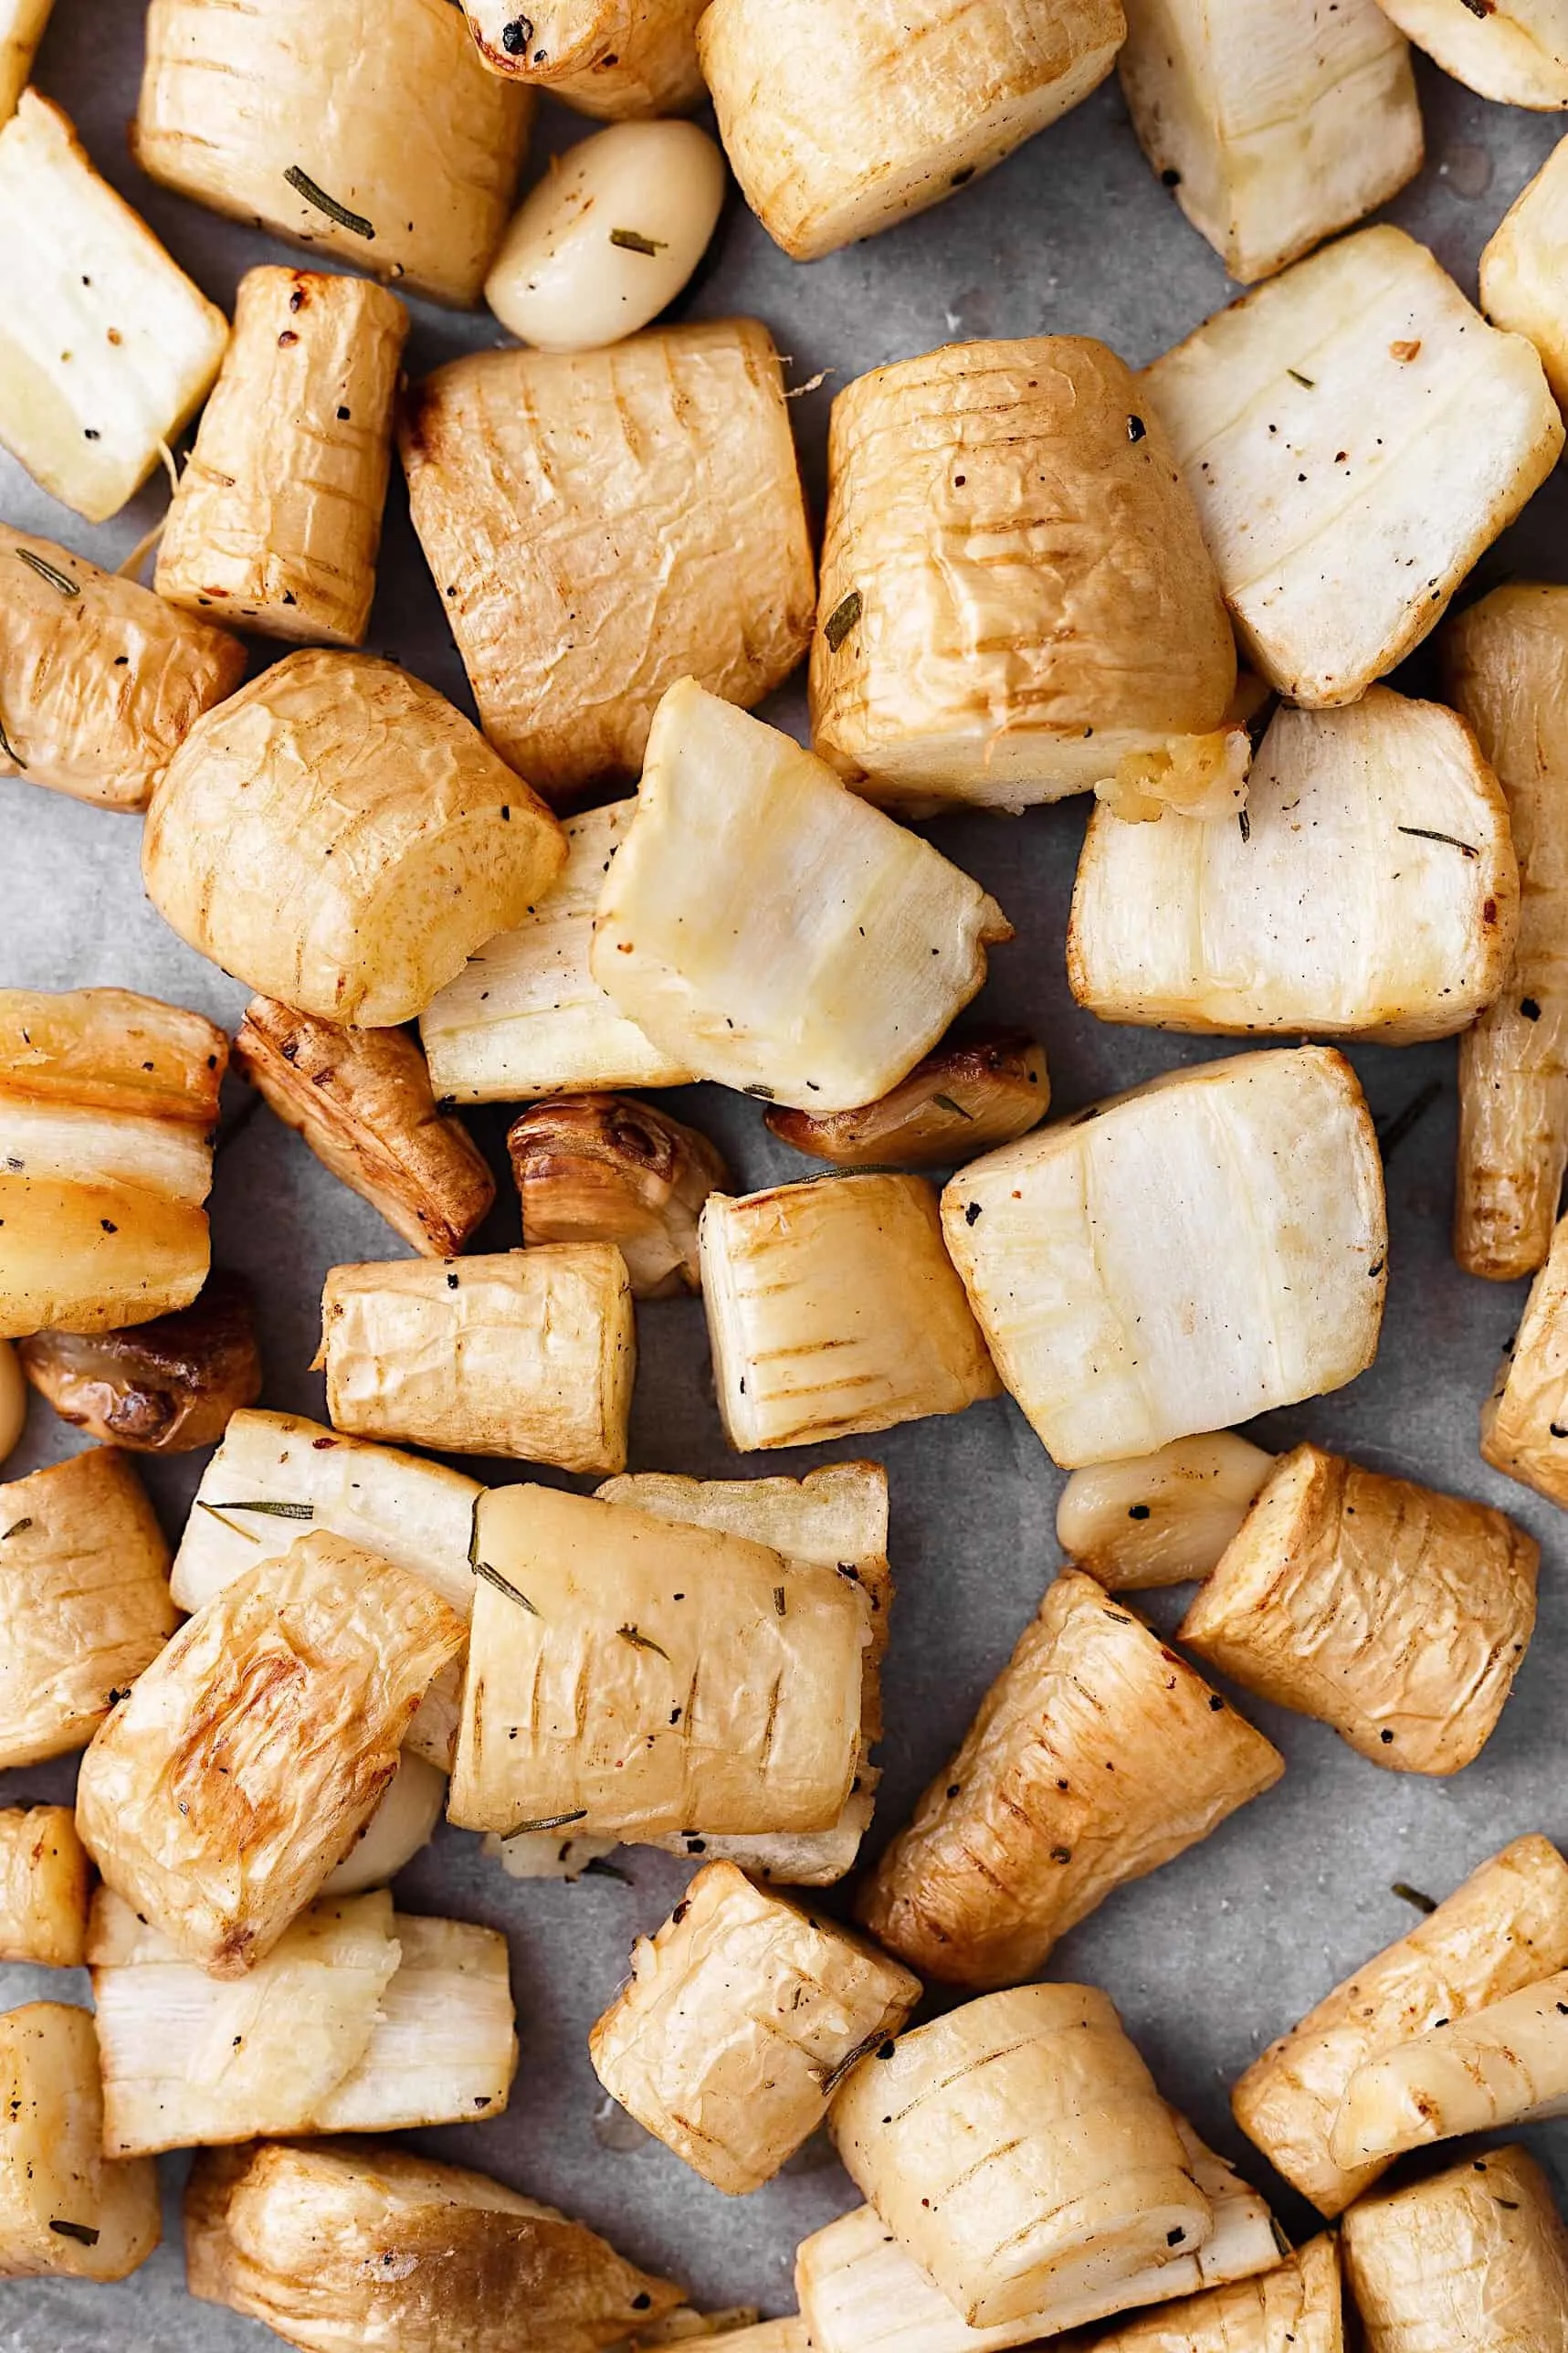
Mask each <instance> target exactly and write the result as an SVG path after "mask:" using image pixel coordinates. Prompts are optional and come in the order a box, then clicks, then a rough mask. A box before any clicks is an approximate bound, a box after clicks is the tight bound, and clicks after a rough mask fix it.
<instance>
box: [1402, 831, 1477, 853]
mask: <svg viewBox="0 0 1568 2353" xmlns="http://www.w3.org/2000/svg"><path fill="white" fill-rule="evenodd" d="M1394 832H1395V833H1408V834H1410V835H1412V836H1413V837H1414V838H1415V840H1417V841H1443V842H1447V846H1448V848H1449V849H1458V850H1462V851H1463V852H1464V854H1465V856H1466V857H1467V858H1479V856H1480V854H1481V853H1480V851H1479V849H1477V848H1476V845H1475V843H1474V842H1473V841H1460V840H1459V839H1458V836H1457V835H1455V834H1452V833H1434V832H1433V830H1432V828H1431V827H1430V826H1429V825H1396V826H1395V827H1394Z"/></svg>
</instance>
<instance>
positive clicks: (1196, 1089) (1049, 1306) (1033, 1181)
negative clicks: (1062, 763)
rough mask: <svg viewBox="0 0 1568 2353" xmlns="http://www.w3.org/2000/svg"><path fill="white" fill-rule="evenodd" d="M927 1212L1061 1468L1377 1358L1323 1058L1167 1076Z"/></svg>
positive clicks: (1337, 1071) (1351, 1171)
mask: <svg viewBox="0 0 1568 2353" xmlns="http://www.w3.org/2000/svg"><path fill="white" fill-rule="evenodd" d="M1161 822H1162V823H1163V822H1164V820H1163V819H1162V820H1161ZM1156 1202H1157V1203H1158V1205H1159V1214H1158V1216H1157V1217H1156V1216H1153V1215H1152V1214H1151V1209H1152V1204H1154V1203H1156ZM942 1232H943V1236H944V1238H945V1240H946V1242H947V1247H948V1249H949V1250H950V1252H951V1253H952V1259H953V1262H954V1263H955V1265H956V1266H957V1268H958V1271H959V1272H960V1274H961V1275H962V1276H963V1282H964V1287H965V1289H966V1290H967V1291H968V1293H969V1298H970V1303H971V1305H972V1306H973V1309H974V1312H975V1314H976V1316H977V1317H978V1319H979V1323H980V1328H981V1330H982V1331H983V1332H984V1335H985V1337H986V1340H987V1342H988V1344H989V1345H990V1349H991V1353H992V1356H994V1359H995V1363H996V1369H997V1371H998V1372H999V1373H1000V1374H1001V1376H1002V1378H1003V1380H1004V1381H1005V1383H1006V1385H1007V1387H1008V1388H1010V1389H1011V1390H1012V1392H1013V1395H1014V1396H1015V1397H1016V1398H1017V1400H1018V1403H1019V1404H1020V1405H1021V1406H1022V1408H1023V1409H1024V1411H1025V1413H1026V1415H1027V1416H1028V1419H1029V1420H1030V1421H1031V1422H1032V1423H1033V1425H1034V1427H1035V1429H1036V1430H1037V1432H1038V1434H1039V1436H1040V1438H1041V1439H1042V1440H1043V1441H1044V1442H1045V1444H1046V1445H1047V1447H1048V1448H1049V1450H1050V1451H1051V1453H1052V1454H1053V1455H1054V1456H1055V1458H1056V1460H1057V1461H1058V1462H1060V1463H1061V1464H1063V1465H1064V1466H1065V1467H1066V1468H1068V1469H1069V1470H1071V1469H1076V1468H1078V1466H1079V1465H1080V1464H1082V1463H1087V1462H1104V1461H1114V1460H1117V1459H1119V1458H1120V1457H1121V1456H1124V1455H1129V1454H1142V1453H1147V1452H1150V1451H1152V1450H1153V1449H1154V1448H1156V1447H1161V1446H1163V1445H1165V1444H1166V1443H1167V1442H1168V1441H1169V1440H1171V1439H1173V1438H1185V1437H1188V1436H1190V1435H1192V1434H1193V1433H1194V1432H1195V1431H1198V1430H1217V1429H1220V1428H1223V1426H1224V1425H1225V1424H1226V1422H1231V1421H1245V1420H1247V1419H1250V1418H1251V1416H1252V1415H1254V1414H1257V1413H1262V1412H1265V1411H1267V1410H1268V1409H1269V1408H1271V1407H1274V1406H1280V1405H1289V1404H1293V1403H1295V1402H1296V1401H1298V1400H1299V1399H1300V1398H1308V1397H1316V1396H1319V1395H1321V1393H1322V1392H1323V1391H1324V1390H1326V1389H1335V1388H1342V1386H1343V1384H1344V1383H1345V1382H1346V1381H1350V1380H1353V1379H1354V1378H1355V1376H1356V1375H1357V1373H1359V1372H1362V1371H1363V1370H1364V1369H1365V1367H1366V1366H1368V1365H1369V1364H1370V1363H1371V1362H1372V1359H1373V1356H1374V1355H1375V1353H1376V1349H1377V1335H1378V1329H1379V1326H1380V1324H1381V1323H1382V1319H1383V1297H1384V1285H1385V1282H1386V1276H1385V1273H1384V1268H1385V1264H1386V1259H1387V1250H1388V1233H1387V1224H1386V1217H1385V1211H1384V1192H1383V1167H1382V1163H1381V1161H1380V1159H1379V1157H1378V1152H1377V1142H1376V1138H1375V1136H1374V1135H1373V1127H1372V1121H1371V1118H1370V1116H1369V1115H1368V1113H1367V1108H1366V1104H1365V1102H1364V1101H1363V1096H1362V1092H1361V1089H1360V1087H1359V1085H1358V1084H1357V1082H1356V1079H1355V1075H1354V1073H1353V1072H1352V1070H1351V1067H1350V1065H1349V1063H1348V1062H1346V1061H1345V1060H1343V1059H1342V1057H1341V1056H1340V1055H1339V1054H1337V1053H1334V1052H1332V1051H1330V1050H1324V1049H1322V1048H1319V1047H1302V1048H1300V1049H1298V1050H1290V1051H1287V1050H1283V1049H1282V1050H1279V1051H1277V1052H1273V1053H1258V1054H1238V1055H1237V1056H1236V1057H1234V1059H1232V1060H1226V1061H1219V1062H1205V1063H1203V1064H1202V1065H1200V1066H1198V1067H1196V1068H1191V1069H1186V1070H1181V1071H1171V1072H1170V1073H1168V1074H1167V1075H1166V1076H1164V1077H1163V1078H1159V1079H1155V1080H1152V1081H1151V1082H1149V1083H1148V1084H1146V1085H1144V1086H1142V1087H1135V1088H1133V1089H1132V1090H1131V1092H1130V1093H1127V1094H1124V1095H1118V1096H1113V1097H1112V1098H1111V1100H1110V1102H1109V1103H1101V1104H1098V1105H1095V1106H1093V1107H1092V1108H1091V1109H1089V1111H1086V1112H1080V1113H1079V1114H1078V1115H1077V1117H1076V1118H1073V1119H1068V1120H1061V1121H1058V1123H1056V1124H1054V1125H1052V1126H1049V1127H1044V1128H1041V1129H1039V1130H1037V1133H1036V1134H1033V1135H1030V1136H1026V1138H1025V1139H1024V1141H1023V1142H1022V1143H1021V1144H1012V1145H1006V1146H1005V1147H1004V1149H1003V1150H1002V1151H1000V1152H993V1153H990V1154H988V1155H987V1156H986V1157H985V1158H984V1160H977V1161H975V1162H974V1163H973V1165H972V1166H970V1167H968V1168H965V1169H963V1171H961V1173H960V1174H959V1175H958V1176H955V1177H953V1178H952V1182H951V1183H950V1184H949V1185H948V1186H947V1187H946V1189H945V1190H944V1192H943V1194H942Z"/></svg>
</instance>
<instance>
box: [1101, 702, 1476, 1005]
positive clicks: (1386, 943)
mask: <svg viewBox="0 0 1568 2353" xmlns="http://www.w3.org/2000/svg"><path fill="white" fill-rule="evenodd" d="M1246 818H1247V821H1246V825H1245V828H1243V827H1241V826H1239V825H1215V824H1213V823H1205V822H1204V821H1202V820H1201V819H1199V818H1190V817H1182V816H1180V815H1179V814H1178V813H1177V812H1176V811H1175V810H1170V811H1168V812H1167V814H1166V816H1165V817H1164V818H1163V820H1162V822H1161V823H1159V824H1158V825H1127V824H1124V823H1123V822H1122V820H1121V818H1118V817H1115V816H1113V815H1112V813H1111V811H1110V809H1108V808H1097V809H1096V810H1095V812H1094V814H1093V816H1092V817H1091V818H1090V819H1089V833H1088V836H1087V838H1086V839H1085V842H1084V846H1083V854H1082V856H1081V858H1080V859H1079V870H1078V881H1077V882H1076V884H1075V885H1074V889H1073V902H1072V920H1071V923H1070V925H1069V928H1068V979H1069V981H1070V983H1071V986H1072V992H1073V995H1074V996H1075V997H1077V999H1078V1001H1079V1004H1080V1005H1085V1006H1087V1007H1088V1008H1089V1011H1090V1012H1091V1013H1096V1014H1098V1015H1099V1017H1100V1019H1101V1020H1102V1021H1135V1022H1144V1023H1150V1024H1152V1025H1154V1026H1155V1027H1157V1028H1160V1029H1195V1030H1216V1029H1217V1030H1232V1031H1235V1032H1237V1033H1238V1034H1245V1035H1249V1036H1250V1035H1252V1034H1254V1033H1256V1032H1257V1031H1259V1030H1268V1029H1279V1030H1287V1031H1294V1032H1296V1033H1297V1034H1300V1032H1301V1031H1302V1030H1304V1029H1305V1030H1313V1031H1316V1032H1317V1034H1318V1035H1319V1036H1320V1037H1331V1038H1342V1037H1354V1036H1356V1035H1358V1034H1362V1033H1371V1034H1373V1035H1374V1036H1376V1037H1378V1038H1379V1039H1383V1040H1384V1042H1385V1043H1386V1044H1388V1045H1408V1044H1412V1043H1414V1042H1415V1040H1416V1039H1423V1038H1447V1037H1450V1036H1451V1035H1452V1034H1453V1033H1454V1031H1455V1030H1458V1029H1465V1028H1467V1027H1468V1024H1469V1023H1470V1022H1472V1021H1473V1020H1474V1019H1475V1018H1476V1017H1477V1015H1478V1014H1479V1013H1482V1012H1484V1010H1485V1008H1487V1007H1488V1006H1489V1005H1490V1004H1491V1002H1492V1000H1493V999H1494V998H1495V997H1497V995H1498V992H1499V991H1500V989H1501V988H1502V987H1503V985H1504V983H1505V981H1506V979H1507V977H1508V971H1509V966H1510V962H1511V960H1512V957H1513V953H1514V943H1515V939H1516V937H1517V934H1518V928H1519V902H1520V886H1519V867H1518V863H1517V861H1516V860H1515V857H1514V851H1513V843H1512V839H1511V836H1510V828H1509V813H1508V807H1507V804H1506V802H1505V800H1504V798H1503V796H1502V793H1501V790H1500V787H1499V785H1498V780H1497V778H1496V777H1495V776H1493V774H1492V772H1491V769H1490V768H1489V766H1488V765H1487V763H1486V761H1485V760H1484V759H1483V758H1482V757H1481V753H1480V747H1479V744H1477V742H1476V739H1475V736H1474V735H1473V734H1472V733H1471V732H1470V729H1469V728H1468V726H1467V725H1466V724H1465V723H1464V721H1463V720H1462V719H1457V718H1456V717H1455V716H1454V714H1453V712H1451V711H1445V710H1444V709H1443V707H1442V706H1441V704H1440V703H1436V702H1411V701H1409V700H1407V699H1406V697H1405V696H1404V695H1400V694H1393V693H1391V692H1390V691H1389V690H1388V689H1387V688H1386V687H1382V686H1374V687H1369V688H1368V690H1367V691H1366V693H1365V695H1364V696H1363V699H1362V700H1361V702H1357V703H1353V704H1352V705H1351V707H1350V708H1349V709H1348V710H1343V711H1293V710H1289V709H1286V708H1283V707H1282V708H1281V709H1280V710H1279V712H1277V713H1276V715H1275V717H1274V720H1273V722H1272V723H1271V724H1270V726H1269V729H1268V733H1267V734H1266V735H1265V737H1264V739H1263V742H1262V744H1261V745H1260V746H1259V748H1258V755H1257V758H1256V759H1255V760H1254V762H1253V765H1252V776H1251V780H1250V783H1249V785H1248V787H1247V812H1246ZM1152 907H1157V908H1158V909H1159V911H1160V913H1159V921H1158V922H1157V923H1152V922H1151V921H1150V920H1149V910H1150V909H1151V908H1152Z"/></svg>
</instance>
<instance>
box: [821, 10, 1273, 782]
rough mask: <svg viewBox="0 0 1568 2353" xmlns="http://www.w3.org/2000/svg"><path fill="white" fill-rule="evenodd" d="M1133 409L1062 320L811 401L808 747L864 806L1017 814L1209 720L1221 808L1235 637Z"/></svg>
mask: <svg viewBox="0 0 1568 2353" xmlns="http://www.w3.org/2000/svg"><path fill="white" fill-rule="evenodd" d="M1013 13H1015V14H1016V13H1018V12H1016V10H1015V11H1014V12H1013ZM1147 406H1148V403H1147V402H1146V401H1144V400H1143V398H1142V394H1141V392H1140V390H1139V387H1138V383H1137V379H1136V378H1135V377H1134V376H1133V375H1131V373H1130V372H1129V370H1128V369H1127V368H1126V366H1125V365H1124V364H1123V363H1122V362H1121V360H1119V359H1118V358H1117V356H1116V354H1115V353H1114V352H1110V351H1108V350H1107V349H1106V347H1105V345H1104V344H1103V343H1092V342H1090V341H1089V339H1088V338H1087V337H1083V336H1071V335H1037V336H1032V337H1030V338H1028V339H1027V340H1026V341H1024V342H1021V343H950V344H948V345H947V346H946V347H945V348H944V349H942V350H941V351H936V352H931V353H928V354H927V355H926V356H925V357H924V358H923V359H915V360H901V361H899V362H897V363H895V364H894V365H892V366H891V367H884V368H878V369H876V370H875V371H874V372H873V373H872V374H871V375H863V376H861V377H860V378H859V379H858V381H857V382H856V383H854V384H852V385H849V387H848V389H847V391H845V392H842V393H841V394H840V395H839V396H838V398H837V400H836V401H835V402H834V404H833V425H832V432H831V436H830V439H829V445H828V484H829V487H828V504H827V527H826V538H825V541H824V544H823V554H822V590H821V595H820V597H819V599H818V605H817V612H818V627H817V631H816V637H815V638H814V639H813V641H812V649H811V717H812V740H813V742H814V744H815V745H816V750H817V751H818V752H819V753H820V754H821V755H822V757H823V758H824V759H826V760H829V761H831V762H832V764H833V765H834V766H835V767H836V768H837V769H838V770H839V771H840V773H841V774H842V775H844V776H847V777H848V778H849V779H851V780H852V781H853V782H855V783H856V784H857V786H858V787H859V788H860V789H862V790H864V791H865V792H866V793H868V795H869V796H870V797H871V798H872V799H873V800H879V801H886V802H888V803H889V804H890V805H892V806H894V807H900V806H902V807H910V808H912V809H914V810H915V811H916V812H917V813H918V812H921V811H923V810H927V809H930V808H931V807H936V806H939V805H940V804H942V803H943V802H947V801H958V802H965V801H970V802H977V803H980V804H983V805H985V806H989V807H1001V808H1008V809H1020V808H1025V807H1028V806H1029V805H1030V804H1031V803H1033V802H1037V801H1053V800H1058V799H1060V798H1061V797H1062V795H1063V794H1065V793H1074V792H1085V791H1087V790H1088V789H1089V786H1092V785H1095V784H1097V783H1099V782H1100V779H1101V778H1105V777H1114V776H1117V775H1118V773H1119V771H1120V770H1121V766H1122V764H1123V763H1124V762H1137V763H1138V764H1139V773H1140V775H1142V774H1143V773H1144V771H1145V769H1149V771H1150V774H1151V775H1152V773H1153V770H1154V769H1157V768H1159V767H1160V765H1161V764H1162V763H1163V761H1164V760H1165V758H1166V756H1167V754H1170V755H1171V756H1172V757H1173V758H1176V759H1178V760H1179V761H1181V762H1190V761H1191V760H1192V759H1193V758H1194V749H1193V747H1192V746H1191V745H1190V744H1187V743H1186V741H1185V739H1187V738H1191V737H1207V736H1210V735H1213V736H1214V739H1215V740H1214V743H1213V744H1212V745H1210V746H1208V747H1207V750H1206V752H1199V753H1198V754H1196V755H1195V756H1196V757H1197V758H1198V759H1199V761H1200V764H1201V763H1202V761H1203V760H1204V759H1205V758H1207V759H1210V760H1212V762H1213V763H1214V764H1215V765H1224V764H1225V762H1226V757H1227V755H1228V754H1229V753H1230V752H1232V751H1233V750H1234V751H1235V752H1236V754H1237V764H1238V766H1237V780H1236V781H1237V792H1236V799H1237V800H1239V799H1240V797H1241V793H1240V789H1239V786H1240V783H1241V780H1242V779H1244V778H1245V776H1246V773H1247V770H1246V762H1245V758H1244V757H1243V756H1241V755H1242V754H1244V752H1245V737H1243V736H1241V735H1240V734H1239V733H1238V734H1237V742H1236V744H1235V745H1234V746H1232V745H1231V744H1229V742H1228V739H1227V738H1226V735H1225V733H1224V732H1223V730H1224V722H1225V719H1226V711H1227V708H1228V705H1229V702H1230V699H1231V695H1232V692H1233V691H1234V690H1235V686H1236V646H1235V642H1234V639H1233V638H1232V636H1231V631H1230V625H1229V623H1228V621H1227V620H1226V611H1225V601H1224V598H1223V597H1222V596H1221V595H1220V587H1219V582H1218V580H1217V578H1216V577H1215V568H1214V564H1213V561H1212V559H1211V558H1210V556H1209V554H1208V551H1207V549H1206V548H1205V545H1204V542H1203V534H1202V533H1201V531H1200V530H1199V528H1198V517H1197V511H1196V509H1195V508H1194V504H1193V501H1192V499H1191V498H1190V497H1189V495H1188V493H1187V491H1186V489H1185V487H1184V483H1183V481H1182V480H1181V477H1180V475H1179V474H1178V473H1177V471H1176V468H1175V464H1174V461H1173V457H1172V453H1171V448H1170V444H1169V442H1168V440H1167V438H1166V436H1165V432H1164V429H1163V427H1162V426H1161V425H1160V423H1159V422H1158V420H1157V419H1155V418H1152V417H1144V416H1142V415H1140V414H1139V411H1140V409H1141V408H1144V409H1146V408H1147ZM1151 762H1152V768H1151V767H1150V764H1151ZM1234 805H1235V804H1234V802H1233V801H1232V800H1231V799H1230V798H1229V797H1226V800H1225V801H1224V803H1223V806H1224V807H1226V810H1227V811H1228V810H1229V809H1230V808H1232V807H1234Z"/></svg>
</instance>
